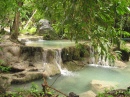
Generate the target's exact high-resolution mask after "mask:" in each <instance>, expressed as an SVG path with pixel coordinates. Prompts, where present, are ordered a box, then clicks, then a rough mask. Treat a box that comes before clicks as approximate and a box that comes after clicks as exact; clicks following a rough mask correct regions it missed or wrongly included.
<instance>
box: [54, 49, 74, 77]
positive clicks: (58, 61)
mask: <svg viewBox="0 0 130 97" xmlns="http://www.w3.org/2000/svg"><path fill="white" fill-rule="evenodd" d="M55 61H56V65H57V67H58V68H59V70H60V72H61V74H62V75H64V76H73V75H74V73H72V72H71V71H68V70H67V69H66V68H62V67H61V65H62V58H61V50H56V56H55Z"/></svg>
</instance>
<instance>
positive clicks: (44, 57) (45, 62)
mask: <svg viewBox="0 0 130 97" xmlns="http://www.w3.org/2000/svg"><path fill="white" fill-rule="evenodd" d="M42 55H43V66H42V68H41V72H43V71H44V70H45V69H46V67H47V66H46V65H47V59H46V57H47V51H46V50H44V52H42Z"/></svg>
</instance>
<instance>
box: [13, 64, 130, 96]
mask: <svg viewBox="0 0 130 97" xmlns="http://www.w3.org/2000/svg"><path fill="white" fill-rule="evenodd" d="M128 64H129V65H130V62H129V63H128ZM92 80H101V81H112V82H116V83H118V85H117V87H118V88H126V87H128V86H129V85H130V66H128V67H127V68H126V69H119V68H104V67H96V66H86V67H85V68H84V69H82V70H80V71H77V72H73V74H70V75H68V76H64V75H56V76H54V77H49V78H48V80H47V82H48V84H49V85H50V86H52V87H54V88H56V89H58V90H60V91H62V92H63V93H66V94H68V93H69V92H72V91H73V92H75V93H76V94H80V93H83V92H86V91H88V90H91V85H90V83H91V81H92ZM33 82H35V84H37V85H38V86H39V89H42V87H41V84H42V83H43V80H42V79H41V80H37V81H33ZM23 86H24V87H23V88H24V89H27V88H29V87H30V86H31V83H27V84H23ZM16 87H17V88H19V87H21V85H13V89H14V88H16Z"/></svg>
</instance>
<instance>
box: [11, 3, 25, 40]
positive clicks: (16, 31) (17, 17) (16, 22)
mask: <svg viewBox="0 0 130 97" xmlns="http://www.w3.org/2000/svg"><path fill="white" fill-rule="evenodd" d="M17 4H18V6H19V7H22V5H23V2H22V1H19V2H17ZM19 23H20V12H19V11H18V8H16V12H15V17H14V21H13V25H12V28H11V36H10V38H11V40H18V35H19Z"/></svg>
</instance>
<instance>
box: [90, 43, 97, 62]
mask: <svg viewBox="0 0 130 97" xmlns="http://www.w3.org/2000/svg"><path fill="white" fill-rule="evenodd" d="M90 63H91V64H96V62H95V52H94V48H93V47H92V46H90Z"/></svg>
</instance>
